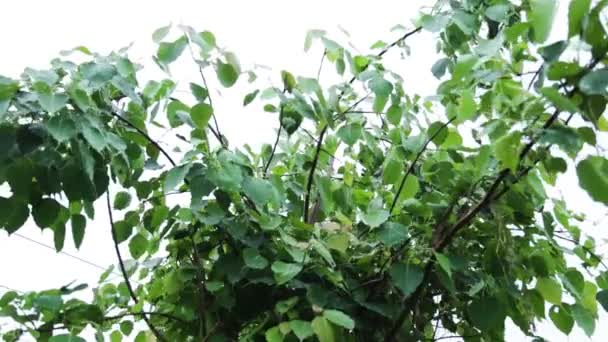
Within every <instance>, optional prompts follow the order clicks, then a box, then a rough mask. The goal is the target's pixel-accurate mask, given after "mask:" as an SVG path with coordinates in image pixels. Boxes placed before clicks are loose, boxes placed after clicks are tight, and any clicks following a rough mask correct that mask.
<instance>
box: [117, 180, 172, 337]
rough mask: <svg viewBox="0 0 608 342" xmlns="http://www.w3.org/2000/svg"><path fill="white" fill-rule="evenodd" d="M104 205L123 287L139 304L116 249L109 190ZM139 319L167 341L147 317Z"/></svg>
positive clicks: (155, 334)
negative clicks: (123, 282)
mask: <svg viewBox="0 0 608 342" xmlns="http://www.w3.org/2000/svg"><path fill="white" fill-rule="evenodd" d="M106 205H107V208H108V217H109V219H110V228H111V232H112V241H113V242H114V250H115V251H116V257H117V258H118V266H119V268H120V272H121V273H122V277H123V278H124V280H125V285H126V286H127V290H128V291H129V295H130V296H131V299H133V302H135V304H137V303H139V300H138V299H137V295H136V294H135V291H133V286H132V285H131V281H130V280H129V275H128V274H127V269H126V268H125V263H124V261H123V259H122V254H121V253H120V248H118V240H117V239H116V229H115V226H114V217H113V216H112V205H111V204H110V190H108V191H106ZM141 317H142V319H143V320H144V322H146V324H147V325H148V327H149V328H150V331H152V333H153V334H154V336H156V338H157V339H158V340H159V341H167V339H166V338H165V337H164V336H163V334H162V333H161V332H160V331H159V330H158V329H157V328H156V327H155V326H154V325H152V323H151V322H150V320H149V319H148V316H147V315H145V314H142V316H141Z"/></svg>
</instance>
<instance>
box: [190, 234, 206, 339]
mask: <svg viewBox="0 0 608 342" xmlns="http://www.w3.org/2000/svg"><path fill="white" fill-rule="evenodd" d="M190 239H191V241H192V251H193V252H192V261H193V262H194V263H195V264H196V278H197V284H196V285H197V286H196V289H197V292H198V296H199V302H198V310H199V314H200V317H199V319H200V322H199V332H200V336H201V337H203V336H205V315H204V312H205V306H206V305H205V288H204V285H203V281H204V279H205V276H204V275H203V272H201V269H202V268H203V264H202V263H201V258H200V256H199V254H198V249H197V247H196V244H195V243H194V238H192V237H191V238H190Z"/></svg>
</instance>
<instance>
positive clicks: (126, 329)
mask: <svg viewBox="0 0 608 342" xmlns="http://www.w3.org/2000/svg"><path fill="white" fill-rule="evenodd" d="M120 332H122V333H123V334H124V335H126V336H129V335H131V332H133V322H131V321H122V322H120Z"/></svg>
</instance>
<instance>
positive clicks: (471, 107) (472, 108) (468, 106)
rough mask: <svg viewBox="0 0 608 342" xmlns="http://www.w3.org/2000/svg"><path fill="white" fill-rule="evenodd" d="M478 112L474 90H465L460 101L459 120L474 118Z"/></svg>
mask: <svg viewBox="0 0 608 342" xmlns="http://www.w3.org/2000/svg"><path fill="white" fill-rule="evenodd" d="M476 114H477V104H476V103H475V99H473V92H472V91H470V90H465V91H463V92H462V95H461V96H460V101H459V103H458V121H460V122H464V121H466V120H473V119H475V117H476Z"/></svg>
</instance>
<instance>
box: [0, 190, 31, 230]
mask: <svg viewBox="0 0 608 342" xmlns="http://www.w3.org/2000/svg"><path fill="white" fill-rule="evenodd" d="M3 202H4V203H1V204H2V205H3V209H4V210H5V211H6V213H4V214H3V215H2V218H0V222H3V221H4V223H3V225H4V229H6V231H7V232H8V233H9V234H12V233H14V232H16V231H17V230H18V229H19V228H21V227H22V226H23V225H24V224H25V222H26V221H27V219H28V217H29V216H30V209H29V207H28V206H27V203H24V202H22V201H21V200H20V199H18V198H15V197H12V198H10V199H9V200H5V201H3ZM4 205H6V206H4Z"/></svg>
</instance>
